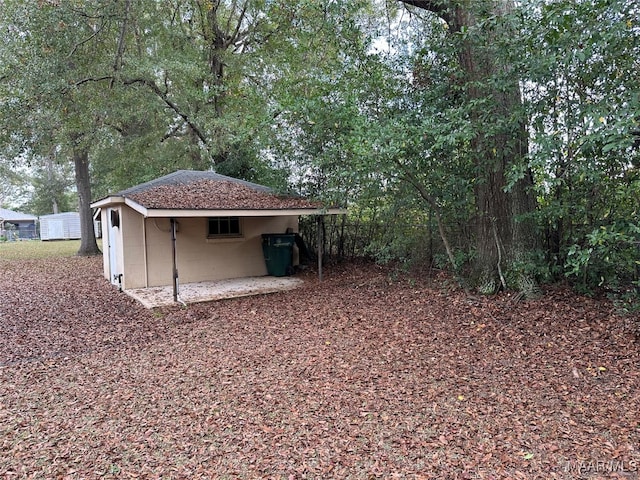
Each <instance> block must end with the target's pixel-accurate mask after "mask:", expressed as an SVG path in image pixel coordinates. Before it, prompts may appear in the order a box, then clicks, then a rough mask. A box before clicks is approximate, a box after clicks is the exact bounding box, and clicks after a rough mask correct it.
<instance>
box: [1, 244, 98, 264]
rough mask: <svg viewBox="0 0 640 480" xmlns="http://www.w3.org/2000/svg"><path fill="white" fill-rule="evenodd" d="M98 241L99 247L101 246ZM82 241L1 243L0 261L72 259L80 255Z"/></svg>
mask: <svg viewBox="0 0 640 480" xmlns="http://www.w3.org/2000/svg"><path fill="white" fill-rule="evenodd" d="M101 243H102V242H100V240H98V246H99V247H102V246H101ZM79 248H80V240H59V241H54V242H43V241H41V240H28V241H24V242H0V261H3V260H29V259H37V258H50V257H72V256H74V255H75V254H76V253H78V249H79Z"/></svg>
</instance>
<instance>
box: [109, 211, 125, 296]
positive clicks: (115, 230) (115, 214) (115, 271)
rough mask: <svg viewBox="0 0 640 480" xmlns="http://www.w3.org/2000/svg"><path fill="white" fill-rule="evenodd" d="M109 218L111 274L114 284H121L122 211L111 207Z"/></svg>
mask: <svg viewBox="0 0 640 480" xmlns="http://www.w3.org/2000/svg"><path fill="white" fill-rule="evenodd" d="M107 219H108V224H109V274H110V277H111V278H110V281H111V283H112V284H114V285H120V282H121V278H120V275H121V273H122V272H121V271H120V267H119V265H118V256H119V255H118V252H119V250H120V248H121V245H120V235H119V233H120V232H119V229H120V212H119V211H118V210H116V209H113V208H110V209H109V210H108V211H107Z"/></svg>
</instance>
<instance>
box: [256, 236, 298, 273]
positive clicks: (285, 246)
mask: <svg viewBox="0 0 640 480" xmlns="http://www.w3.org/2000/svg"><path fill="white" fill-rule="evenodd" d="M295 241H296V238H295V235H294V234H290V233H263V234H262V253H263V254H264V261H265V263H266V264H267V273H268V274H269V275H273V276H274V277H284V276H285V275H290V274H291V271H292V269H293V267H292V264H293V245H294V243H295Z"/></svg>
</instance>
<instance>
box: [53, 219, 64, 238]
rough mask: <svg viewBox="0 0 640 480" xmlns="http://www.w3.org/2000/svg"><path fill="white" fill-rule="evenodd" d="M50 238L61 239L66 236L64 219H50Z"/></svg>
mask: <svg viewBox="0 0 640 480" xmlns="http://www.w3.org/2000/svg"><path fill="white" fill-rule="evenodd" d="M49 238H50V239H51V240H59V239H62V238H65V236H64V223H63V222H62V220H49Z"/></svg>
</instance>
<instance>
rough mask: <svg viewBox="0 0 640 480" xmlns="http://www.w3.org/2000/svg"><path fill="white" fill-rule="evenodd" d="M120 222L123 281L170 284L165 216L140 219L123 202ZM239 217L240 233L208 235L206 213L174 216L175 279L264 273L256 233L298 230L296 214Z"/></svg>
mask: <svg viewBox="0 0 640 480" xmlns="http://www.w3.org/2000/svg"><path fill="white" fill-rule="evenodd" d="M121 222H122V232H123V241H124V254H123V258H124V265H125V267H124V268H125V271H124V281H123V287H124V288H126V289H129V288H140V287H145V286H149V287H153V286H161V285H171V283H172V268H173V264H172V248H171V225H170V222H169V219H167V218H159V219H153V218H147V219H144V218H143V217H142V216H141V215H139V214H138V213H136V212H135V211H133V210H131V209H130V208H128V207H123V208H122V216H121ZM241 222H242V233H243V235H242V237H241V238H226V239H209V238H207V219H206V218H180V219H178V233H177V240H176V248H177V255H176V256H177V265H178V277H179V282H180V283H191V282H202V281H211V280H221V279H225V278H238V277H249V276H261V275H266V274H267V270H266V266H265V262H264V257H263V254H262V237H261V235H262V234H263V233H284V232H285V231H286V230H287V228H291V229H293V231H297V230H298V218H297V217H296V216H289V217H244V218H242V219H241ZM143 227H144V233H143ZM145 242H146V247H147V248H146V255H145V249H144V244H145ZM145 266H146V271H145Z"/></svg>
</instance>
